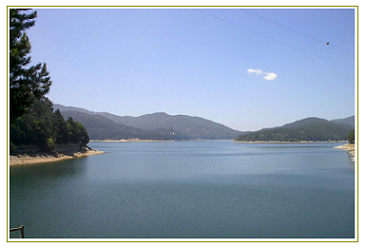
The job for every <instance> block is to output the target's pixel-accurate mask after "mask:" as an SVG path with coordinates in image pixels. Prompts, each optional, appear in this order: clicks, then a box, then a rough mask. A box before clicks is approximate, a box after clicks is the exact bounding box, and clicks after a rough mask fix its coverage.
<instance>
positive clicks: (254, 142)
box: [233, 140, 348, 144]
mask: <svg viewBox="0 0 366 248" xmlns="http://www.w3.org/2000/svg"><path fill="white" fill-rule="evenodd" d="M233 142H234V143H243V144H316V143H348V141H345V140H340V141H339V140H338V141H332V140H331V141H236V140H234V141H233Z"/></svg>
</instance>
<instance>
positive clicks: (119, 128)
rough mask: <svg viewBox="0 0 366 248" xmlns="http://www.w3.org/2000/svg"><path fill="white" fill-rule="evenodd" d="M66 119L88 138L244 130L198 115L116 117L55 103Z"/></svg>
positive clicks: (222, 135) (224, 134)
mask: <svg viewBox="0 0 366 248" xmlns="http://www.w3.org/2000/svg"><path fill="white" fill-rule="evenodd" d="M54 109H55V110H56V109H59V110H60V111H61V113H62V115H63V116H64V118H65V119H67V118H69V117H72V118H73V119H74V121H78V122H80V123H82V124H83V125H84V126H85V128H86V129H87V131H88V134H89V137H90V139H91V140H104V139H113V140H120V139H133V138H137V139H141V140H197V139H234V138H235V137H237V136H238V135H240V134H242V133H243V132H240V131H237V130H233V129H231V128H229V127H226V126H224V125H222V124H219V123H215V122H213V121H210V120H206V119H203V118H200V117H191V116H187V115H168V114H166V113H162V112H160V113H153V114H146V115H142V116H139V117H131V116H117V115H113V114H110V113H107V112H93V111H89V110H86V109H82V108H76V107H66V106H63V105H60V104H54Z"/></svg>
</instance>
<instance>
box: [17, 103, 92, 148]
mask: <svg viewBox="0 0 366 248" xmlns="http://www.w3.org/2000/svg"><path fill="white" fill-rule="evenodd" d="M88 142H89V135H88V133H87V131H86V129H85V128H84V126H83V125H82V124H81V123H79V122H76V121H74V120H73V119H72V118H68V119H67V121H65V119H64V117H63V116H62V115H61V112H60V111H59V110H56V111H55V112H54V111H53V105H52V102H51V101H50V100H48V99H47V98H43V99H42V100H35V101H34V103H33V105H31V107H30V108H29V109H28V110H27V112H26V113H25V114H23V115H22V116H21V117H19V118H18V119H17V120H16V121H15V122H14V123H12V125H11V126H10V146H11V147H10V150H11V152H16V150H17V148H18V147H19V146H37V147H39V148H41V149H42V150H44V151H51V150H53V149H54V145H55V144H57V145H63V144H69V143H73V144H80V146H85V145H86V144H87V143H88Z"/></svg>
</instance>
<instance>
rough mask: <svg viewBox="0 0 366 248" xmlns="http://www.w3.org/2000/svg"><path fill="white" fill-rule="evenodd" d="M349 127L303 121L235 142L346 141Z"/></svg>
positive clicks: (263, 131) (242, 137) (317, 121)
mask: <svg viewBox="0 0 366 248" xmlns="http://www.w3.org/2000/svg"><path fill="white" fill-rule="evenodd" d="M351 129H352V127H351V126H348V125H344V124H339V123H333V122H331V121H326V120H322V119H310V118H309V119H304V120H301V121H297V122H294V123H291V124H287V125H285V126H283V127H277V128H269V129H262V130H259V131H256V132H251V133H247V134H245V135H241V136H239V137H237V138H236V139H235V140H236V141H284V142H298V141H340V140H347V138H348V137H347V136H348V133H349V131H350V130H351Z"/></svg>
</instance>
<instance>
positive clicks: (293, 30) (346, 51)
mask: <svg viewBox="0 0 366 248" xmlns="http://www.w3.org/2000/svg"><path fill="white" fill-rule="evenodd" d="M240 10H241V11H244V12H247V13H249V14H251V15H254V16H256V17H258V18H261V19H263V20H265V21H267V22H270V23H272V24H275V25H277V26H279V27H282V28H284V29H287V30H289V31H291V32H293V33H296V34H299V35H302V36H304V37H306V38H308V39H311V40H313V41H316V42H318V43H320V44H323V45H324V44H327V45H329V44H330V42H329V41H325V40H322V39H320V38H318V37H315V36H312V35H310V34H307V33H304V32H301V31H299V30H296V29H294V28H291V27H289V26H287V25H284V24H282V23H280V22H277V21H274V20H272V19H270V18H268V17H265V16H262V15H260V14H258V13H254V12H253V11H250V10H248V9H240ZM330 48H332V49H336V50H339V51H341V52H344V53H347V54H350V55H354V52H351V51H348V50H345V49H343V48H341V47H339V46H336V45H334V44H331V46H330Z"/></svg>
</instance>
